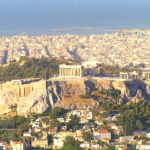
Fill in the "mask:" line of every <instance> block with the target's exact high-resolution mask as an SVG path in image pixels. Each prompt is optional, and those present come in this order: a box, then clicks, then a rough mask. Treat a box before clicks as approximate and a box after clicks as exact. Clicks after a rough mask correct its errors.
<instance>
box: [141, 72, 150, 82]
mask: <svg viewBox="0 0 150 150" xmlns="http://www.w3.org/2000/svg"><path fill="white" fill-rule="evenodd" d="M142 78H143V79H145V80H150V70H147V71H143V72H142Z"/></svg>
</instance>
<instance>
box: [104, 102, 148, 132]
mask: <svg viewBox="0 0 150 150" xmlns="http://www.w3.org/2000/svg"><path fill="white" fill-rule="evenodd" d="M102 108H103V109H104V110H106V112H107V114H108V113H112V112H116V111H120V112H121V115H120V117H119V118H118V121H117V123H119V124H120V125H123V126H124V134H125V135H130V134H132V133H133V131H135V130H139V131H142V130H144V129H146V128H147V127H148V126H149V125H150V101H145V100H142V101H139V102H138V103H132V102H130V103H128V104H124V105H123V104H112V103H111V102H110V101H105V102H104V103H103V105H102Z"/></svg>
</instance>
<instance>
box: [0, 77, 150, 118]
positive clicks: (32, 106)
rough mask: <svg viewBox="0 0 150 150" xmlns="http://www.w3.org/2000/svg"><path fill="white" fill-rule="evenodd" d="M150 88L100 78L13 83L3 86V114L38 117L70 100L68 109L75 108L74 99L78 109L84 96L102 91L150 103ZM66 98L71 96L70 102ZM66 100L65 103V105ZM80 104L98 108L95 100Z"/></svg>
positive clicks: (0, 103) (0, 109)
mask: <svg viewBox="0 0 150 150" xmlns="http://www.w3.org/2000/svg"><path fill="white" fill-rule="evenodd" d="M149 85H150V84H149V83H144V82H142V81H125V80H114V79H105V78H99V77H97V78H94V77H93V78H90V79H89V78H86V77H81V78H69V79H63V78H62V79H61V78H59V77H58V78H53V79H49V80H40V79H28V80H21V81H20V80H18V81H10V82H6V83H2V84H0V114H1V115H2V114H5V113H9V112H10V111H12V110H13V111H16V112H17V114H18V115H27V114H30V113H36V114H39V113H43V112H46V111H48V110H50V109H51V108H52V107H54V106H56V105H59V106H63V105H64V104H65V105H67V104H66V102H67V100H68V105H67V108H69V107H74V108H76V107H77V106H76V105H77V104H76V102H75V99H78V102H77V103H78V105H79V104H80V103H79V101H80V98H79V97H80V96H81V95H84V94H85V93H86V92H92V91H94V90H102V89H103V90H106V89H112V88H114V89H118V90H120V91H121V96H122V98H126V100H127V101H130V100H132V99H134V98H139V99H140V98H144V99H148V98H149V91H150V90H149V89H150V86H149ZM139 93H140V94H139ZM67 95H69V97H68V98H67ZM137 95H138V96H137ZM64 99H65V100H66V101H65V103H64V101H63V100H64ZM81 101H82V105H81V106H86V107H87V108H88V107H90V106H95V105H98V104H97V102H96V101H95V100H91V101H90V100H85V101H84V99H81ZM71 102H72V103H71ZM84 102H85V103H84ZM70 104H71V105H70ZM88 104H89V105H88ZM81 108H82V107H81Z"/></svg>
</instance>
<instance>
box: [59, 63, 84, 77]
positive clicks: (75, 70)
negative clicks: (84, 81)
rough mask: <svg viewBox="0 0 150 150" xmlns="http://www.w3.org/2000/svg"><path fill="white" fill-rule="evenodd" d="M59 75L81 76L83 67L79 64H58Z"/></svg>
mask: <svg viewBox="0 0 150 150" xmlns="http://www.w3.org/2000/svg"><path fill="white" fill-rule="evenodd" d="M59 76H60V77H83V76H84V67H83V66H81V65H65V64H63V65H59Z"/></svg>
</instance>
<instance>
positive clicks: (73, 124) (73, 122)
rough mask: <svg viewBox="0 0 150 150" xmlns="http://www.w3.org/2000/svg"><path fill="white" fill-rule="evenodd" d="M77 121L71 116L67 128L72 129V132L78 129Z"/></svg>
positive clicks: (75, 117)
mask: <svg viewBox="0 0 150 150" xmlns="http://www.w3.org/2000/svg"><path fill="white" fill-rule="evenodd" d="M79 121H80V119H79V118H78V117H77V116H76V115H72V116H71V120H70V121H69V123H67V128H68V129H72V130H73V131H76V130H78V129H80V126H79Z"/></svg>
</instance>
